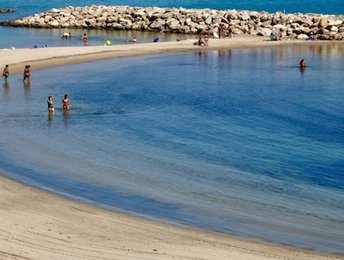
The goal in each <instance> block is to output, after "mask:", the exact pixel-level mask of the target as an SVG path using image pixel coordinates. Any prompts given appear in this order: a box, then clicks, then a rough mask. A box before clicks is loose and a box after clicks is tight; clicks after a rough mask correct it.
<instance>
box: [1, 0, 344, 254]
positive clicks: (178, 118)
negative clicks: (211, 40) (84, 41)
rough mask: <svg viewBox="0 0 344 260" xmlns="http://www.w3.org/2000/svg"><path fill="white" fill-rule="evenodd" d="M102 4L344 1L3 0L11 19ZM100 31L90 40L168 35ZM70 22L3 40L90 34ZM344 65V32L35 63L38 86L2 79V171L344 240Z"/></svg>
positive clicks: (228, 229)
mask: <svg viewBox="0 0 344 260" xmlns="http://www.w3.org/2000/svg"><path fill="white" fill-rule="evenodd" d="M92 4H104V5H135V6H161V7H185V8H212V9H238V10H242V9H243V10H256V11H262V10H264V11H269V12H276V11H285V12H287V13H295V12H302V13H310V12H312V13H326V14H344V1H343V0H328V1H313V0H305V1H295V0H293V1H291V0H284V1H281V0H266V1H248V0H247V1H244V0H239V1H179V0H177V1H169V0H165V1H158V2H157V1H135V0H134V1H124V0H119V1H110V0H109V1H89V0H86V1H33V0H26V1H22V0H18V1H7V2H4V1H1V2H0V8H13V9H15V10H16V12H15V13H14V14H0V20H2V21H3V20H9V19H13V18H17V17H21V16H27V15H33V14H35V13H39V12H43V11H46V10H48V9H51V8H53V7H64V6H68V5H73V6H85V5H92ZM71 31H72V33H73V35H79V34H82V33H83V32H84V31H83V30H71ZM87 32H88V33H89V35H90V45H100V44H102V43H103V42H104V41H106V40H107V39H110V40H111V41H112V42H113V43H114V44H122V43H126V42H127V41H128V40H129V39H131V37H132V36H136V37H137V38H138V40H139V42H150V41H151V40H152V39H153V38H154V37H156V36H157V35H156V34H155V33H139V32H109V31H108V32H106V31H102V30H90V31H87ZM62 33H63V30H58V29H55V30H50V29H40V30H38V29H28V28H7V27H0V49H1V48H9V47H10V46H15V47H16V48H31V47H32V46H33V45H43V44H47V45H48V47H49V46H69V45H80V44H81V43H80V40H79V39H78V38H77V37H76V38H74V39H72V40H70V41H65V40H62V39H61V38H60V35H61V34H62ZM159 37H160V39H161V40H162V41H164V40H175V39H176V38H181V39H183V38H187V37H190V36H182V35H169V34H159ZM302 57H303V58H305V59H306V61H307V63H308V65H309V66H308V68H307V69H306V70H304V71H300V70H299V68H298V67H297V63H298V61H299V60H300V59H301V58H302ZM0 61H1V50H0ZM0 63H1V62H0ZM343 68H344V47H343V44H342V45H336V44H333V45H328V46H313V47H311V46H309V47H300V46H299V47H295V46H294V47H292V46H289V47H278V48H258V49H235V50H219V51H209V52H191V53H183V54H170V55H160V56H143V57H132V58H122V59H114V60H109V61H99V62H90V63H86V64H82V65H70V66H63V67H58V68H51V69H43V70H39V71H37V70H35V71H34V73H33V75H32V82H31V86H29V87H28V86H23V83H22V79H21V75H11V79H10V81H9V84H8V85H2V83H1V89H0V125H1V127H0V173H1V174H4V175H6V176H9V177H12V178H14V179H17V180H20V181H22V182H24V183H27V184H30V185H33V186H36V187H40V188H44V189H47V190H50V191H53V192H56V193H58V194H63V195H65V196H68V197H71V198H76V199H78V200H81V201H84V202H88V203H91V204H95V205H98V206H102V207H105V208H109V209H113V210H119V211H124V212H129V213H131V214H137V215H143V216H146V217H148V218H153V219H158V220H162V221H167V222H172V223H177V224H185V225H188V226H194V227H199V228H205V229H210V230H217V231H220V232H225V233H229V234H235V235H240V236H243V237H249V238H258V239H262V240H265V241H273V242H277V243H282V244H289V245H298V246H302V247H308V248H313V249H320V250H326V251H333V252H340V253H344V246H343V245H344V233H343V231H342V230H343V226H344V203H343V201H344V106H343V100H344V87H343V82H344V73H343ZM61 78H63V80H62V81H61ZM66 93H67V94H69V96H70V98H71V103H72V109H71V111H69V113H63V112H62V111H61V109H60V108H59V105H60V102H61V99H62V97H63V95H64V94H66ZM49 95H52V96H53V97H54V101H55V108H56V113H55V114H54V115H48V113H47V108H46V99H47V97H48V96H49Z"/></svg>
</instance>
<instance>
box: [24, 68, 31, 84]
mask: <svg viewBox="0 0 344 260" xmlns="http://www.w3.org/2000/svg"><path fill="white" fill-rule="evenodd" d="M30 68H31V66H30V65H25V68H24V74H23V81H25V80H28V81H30V76H31V74H30Z"/></svg>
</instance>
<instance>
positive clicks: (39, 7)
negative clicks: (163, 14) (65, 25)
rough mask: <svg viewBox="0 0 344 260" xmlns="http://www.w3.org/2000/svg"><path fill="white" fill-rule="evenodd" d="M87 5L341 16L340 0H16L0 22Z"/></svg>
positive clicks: (8, 3)
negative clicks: (10, 11) (62, 8)
mask: <svg viewBox="0 0 344 260" xmlns="http://www.w3.org/2000/svg"><path fill="white" fill-rule="evenodd" d="M89 5H128V6H144V7H148V6H157V7H177V8H179V7H184V8H197V9H203V8H210V9H217V10H227V9H236V10H251V11H266V12H285V13H319V14H344V4H343V1H342V0H319V1H313V0H304V1H298V0H266V1H257V0H237V1H231V0H221V1H212V0H203V1H195V0H187V1H184V0H176V1H174V0H162V1H153V0H148V1H142V0H132V1H128V0H117V1H115V0H83V1H81V0H77V1H71V0H63V1H52V0H50V1H43V0H37V1H36V0H17V1H1V2H0V8H12V9H15V10H16V13H13V14H4V15H0V20H1V21H3V20H9V19H14V18H18V17H22V16H30V15H33V14H35V13H41V12H44V11H47V10H49V9H51V8H60V7H65V6H89Z"/></svg>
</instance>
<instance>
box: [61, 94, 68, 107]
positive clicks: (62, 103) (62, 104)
mask: <svg viewBox="0 0 344 260" xmlns="http://www.w3.org/2000/svg"><path fill="white" fill-rule="evenodd" d="M61 107H62V109H63V110H69V108H70V103H69V99H68V95H67V94H66V95H64V97H63V99H62V102H61Z"/></svg>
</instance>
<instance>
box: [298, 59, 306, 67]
mask: <svg viewBox="0 0 344 260" xmlns="http://www.w3.org/2000/svg"><path fill="white" fill-rule="evenodd" d="M299 67H300V68H301V69H304V68H306V61H305V60H304V59H301V60H300V62H299Z"/></svg>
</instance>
